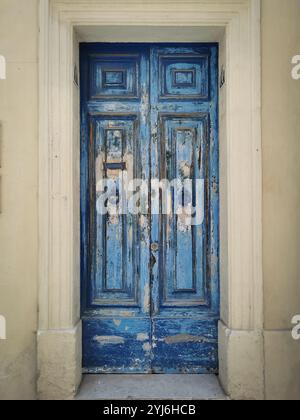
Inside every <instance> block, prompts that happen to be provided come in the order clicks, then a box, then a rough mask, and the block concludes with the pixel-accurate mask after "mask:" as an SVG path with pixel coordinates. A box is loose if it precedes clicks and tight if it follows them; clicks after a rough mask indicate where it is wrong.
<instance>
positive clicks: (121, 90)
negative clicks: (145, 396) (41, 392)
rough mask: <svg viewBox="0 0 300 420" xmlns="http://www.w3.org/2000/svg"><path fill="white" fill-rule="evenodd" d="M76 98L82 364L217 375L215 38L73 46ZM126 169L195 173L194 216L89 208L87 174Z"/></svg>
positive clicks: (90, 368)
mask: <svg viewBox="0 0 300 420" xmlns="http://www.w3.org/2000/svg"><path fill="white" fill-rule="evenodd" d="M81 99H82V100H81V277H82V281H81V296H82V320H83V367H84V370H85V371H86V372H91V373H178V372H179V373H210V372H217V371H218V350H217V347H218V345H217V344H218V333H217V323H218V320H219V187H218V185H219V155H218V153H219V152H218V151H219V146H218V46H217V45H215V44H199V45H198V44H189V45H187V44H178V45H176V46H175V45H172V44H169V45H160V44H155V45H154V44H151V45H148V44H82V45H81ZM125 168H126V170H129V171H132V175H133V176H134V177H135V178H141V179H145V180H149V182H150V179H151V178H152V179H153V178H157V179H169V180H172V179H174V178H179V179H182V180H184V179H186V178H191V179H198V178H201V179H204V180H205V209H204V223H203V224H202V225H201V226H187V225H186V223H185V220H184V216H183V217H179V216H177V215H175V214H171V215H168V216H165V215H151V213H150V211H149V214H148V215H144V216H140V217H139V216H136V215H131V214H128V215H120V216H118V215H117V216H112V215H106V216H102V215H99V214H97V212H96V198H97V193H96V187H95V186H96V183H97V180H98V179H99V177H104V176H105V177H113V176H115V175H116V173H118V172H120V171H122V170H125ZM193 200H194V198H193V197H191V198H190V203H193Z"/></svg>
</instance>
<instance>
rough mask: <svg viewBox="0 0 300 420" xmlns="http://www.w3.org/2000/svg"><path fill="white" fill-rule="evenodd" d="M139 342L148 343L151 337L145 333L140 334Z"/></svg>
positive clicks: (138, 336)
mask: <svg viewBox="0 0 300 420" xmlns="http://www.w3.org/2000/svg"><path fill="white" fill-rule="evenodd" d="M136 339H137V341H147V340H149V335H148V334H145V333H140V334H138V335H137V338H136Z"/></svg>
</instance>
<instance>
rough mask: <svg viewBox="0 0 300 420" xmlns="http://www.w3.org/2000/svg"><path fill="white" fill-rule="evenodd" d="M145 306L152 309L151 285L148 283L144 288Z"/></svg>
mask: <svg viewBox="0 0 300 420" xmlns="http://www.w3.org/2000/svg"><path fill="white" fill-rule="evenodd" d="M144 308H146V309H147V310H149V309H150V285H149V284H147V285H146V286H145V289H144Z"/></svg>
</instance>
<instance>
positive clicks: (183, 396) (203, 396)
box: [76, 375, 227, 400]
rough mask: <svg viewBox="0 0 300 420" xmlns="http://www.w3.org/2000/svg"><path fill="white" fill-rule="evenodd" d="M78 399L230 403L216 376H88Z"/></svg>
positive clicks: (84, 380)
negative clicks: (217, 401)
mask: <svg viewBox="0 0 300 420" xmlns="http://www.w3.org/2000/svg"><path fill="white" fill-rule="evenodd" d="M76 399H77V400H144V399H150V400H226V399H227V397H226V396H225V394H224V392H223V391H222V389H221V386H220V384H219V381H218V378H217V377H216V376H215V375H85V376H84V379H83V383H82V386H81V389H80V392H79V394H78V396H77V398H76Z"/></svg>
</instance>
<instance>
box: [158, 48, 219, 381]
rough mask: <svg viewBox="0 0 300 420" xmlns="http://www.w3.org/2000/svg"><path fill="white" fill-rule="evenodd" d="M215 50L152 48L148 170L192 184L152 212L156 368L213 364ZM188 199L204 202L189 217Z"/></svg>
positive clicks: (200, 369)
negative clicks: (169, 205)
mask: <svg viewBox="0 0 300 420" xmlns="http://www.w3.org/2000/svg"><path fill="white" fill-rule="evenodd" d="M217 51H218V50H217V47H215V46H210V47H205V46H190V47H188V46H183V47H176V48H174V47H169V46H168V47H164V46H157V47H153V48H152V49H151V124H152V132H154V135H152V139H151V140H152V143H151V145H152V147H151V150H152V154H151V155H152V158H151V161H152V164H151V171H152V177H155V178H156V177H157V178H159V179H167V180H168V181H170V182H171V181H172V180H174V179H177V180H180V181H182V182H184V180H190V182H191V183H192V185H193V187H192V190H191V191H192V193H191V195H190V196H189V197H186V196H185V197H177V196H176V194H177V193H176V191H174V190H173V196H172V211H171V212H170V213H169V214H168V215H163V214H160V215H159V216H157V215H152V226H151V241H152V243H155V244H158V246H157V248H156V252H155V253H153V252H152V258H154V259H155V264H154V265H153V267H152V287H151V291H152V307H153V312H152V346H153V361H152V371H153V372H155V373H176V372H184V373H205V372H215V371H217V368H218V353H217V322H218V319H219V300H218V299H219V298H218V296H219V274H218V137H217V130H218V119H217V104H218V101H217V97H218V96H217V80H218V76H217ZM197 180H198V181H199V180H200V181H202V189H201V188H200V185H199V186H198V184H196V183H197ZM196 185H197V188H196ZM198 187H199V188H198ZM180 200H181V201H182V203H181V204H182V210H183V211H182V212H181V214H180V215H178V214H176V213H177V211H176V210H177V208H178V203H180ZM191 206H192V207H195V206H196V207H197V208H198V209H200V208H202V212H201V211H200V212H199V213H198V220H197V219H196V220H194V221H193V222H192V221H191V217H190V214H191V212H190V207H191ZM160 207H161V208H163V203H161V206H160Z"/></svg>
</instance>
